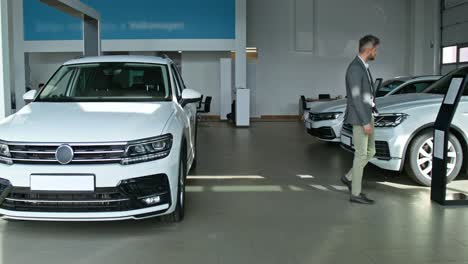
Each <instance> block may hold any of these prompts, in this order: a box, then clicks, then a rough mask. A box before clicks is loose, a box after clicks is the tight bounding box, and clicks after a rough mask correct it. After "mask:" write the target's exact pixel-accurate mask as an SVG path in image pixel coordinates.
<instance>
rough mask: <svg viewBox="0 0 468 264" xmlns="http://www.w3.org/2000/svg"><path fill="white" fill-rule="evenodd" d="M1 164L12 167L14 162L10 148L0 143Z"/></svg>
mask: <svg viewBox="0 0 468 264" xmlns="http://www.w3.org/2000/svg"><path fill="white" fill-rule="evenodd" d="M0 163H3V164H7V165H11V164H13V161H12V160H11V154H10V148H9V147H8V145H7V144H5V143H0Z"/></svg>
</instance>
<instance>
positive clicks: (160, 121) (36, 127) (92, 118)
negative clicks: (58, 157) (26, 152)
mask: <svg viewBox="0 0 468 264" xmlns="http://www.w3.org/2000/svg"><path fill="white" fill-rule="evenodd" d="M174 111H175V107H174V105H173V103H171V102H160V103H117V102H116V103H95V102H92V103H39V102H38V103H31V104H29V105H27V106H25V107H23V108H22V109H21V110H20V111H19V112H18V113H16V114H14V115H12V116H10V117H8V118H6V119H4V120H2V121H1V122H0V139H1V140H5V141H15V142H70V143H72V142H73V143H79V142H110V141H114V142H115V141H129V140H136V139H143V138H148V137H153V136H158V135H160V134H161V133H162V132H163V129H164V127H165V125H166V123H167V121H168V119H169V118H170V117H171V115H172V114H173V113H174Z"/></svg>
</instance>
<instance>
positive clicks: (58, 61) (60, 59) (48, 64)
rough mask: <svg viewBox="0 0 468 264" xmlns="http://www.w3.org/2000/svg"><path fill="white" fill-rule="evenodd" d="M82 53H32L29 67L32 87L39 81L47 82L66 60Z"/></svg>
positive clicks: (35, 86)
mask: <svg viewBox="0 0 468 264" xmlns="http://www.w3.org/2000/svg"><path fill="white" fill-rule="evenodd" d="M80 55H81V53H73V52H68V53H30V54H29V67H30V76H29V80H28V81H29V83H28V85H31V86H32V88H37V86H38V85H39V83H45V82H47V81H48V80H49V78H50V77H52V74H54V73H55V71H56V70H57V69H58V68H59V67H60V65H62V64H63V63H64V62H65V61H68V60H71V59H74V58H77V57H79V56H80ZM26 78H28V77H26Z"/></svg>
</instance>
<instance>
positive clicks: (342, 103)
mask: <svg viewBox="0 0 468 264" xmlns="http://www.w3.org/2000/svg"><path fill="white" fill-rule="evenodd" d="M345 109H346V99H340V100H335V101H331V102H326V103H320V104H318V105H316V106H312V107H311V108H310V111H309V112H311V113H329V112H343V111H344V110H345Z"/></svg>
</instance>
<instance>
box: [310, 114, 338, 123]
mask: <svg viewBox="0 0 468 264" xmlns="http://www.w3.org/2000/svg"><path fill="white" fill-rule="evenodd" d="M342 114H343V112H329V113H310V115H309V118H310V119H311V120H312V121H325V120H335V119H338V117H340V115H342Z"/></svg>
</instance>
